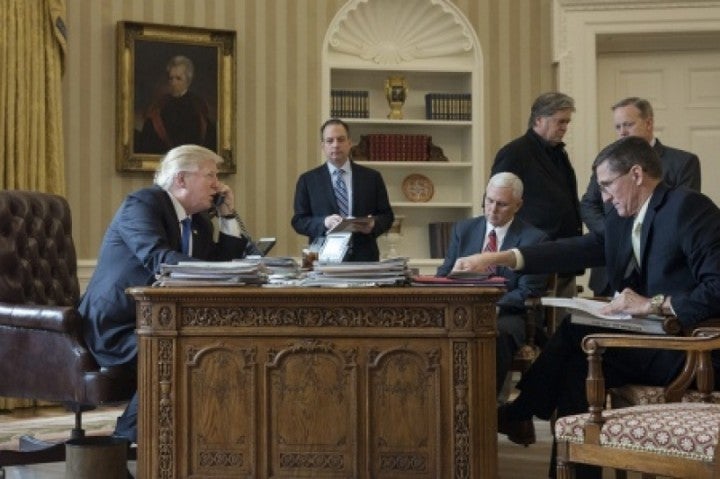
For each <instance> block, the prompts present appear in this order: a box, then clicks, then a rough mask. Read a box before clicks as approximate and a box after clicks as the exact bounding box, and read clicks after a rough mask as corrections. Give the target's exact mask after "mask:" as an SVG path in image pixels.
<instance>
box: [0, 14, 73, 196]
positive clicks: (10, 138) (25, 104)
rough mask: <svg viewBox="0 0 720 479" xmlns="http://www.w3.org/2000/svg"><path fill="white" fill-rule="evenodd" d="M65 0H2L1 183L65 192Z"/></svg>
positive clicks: (0, 41)
mask: <svg viewBox="0 0 720 479" xmlns="http://www.w3.org/2000/svg"><path fill="white" fill-rule="evenodd" d="M64 19H65V0H3V1H2V2H0V188H5V189H29V190H38V191H46V192H51V193H57V194H64V193H65V158H64V143H63V133H62V70H63V59H64V51H65V48H66V46H67V43H66V39H65V23H64Z"/></svg>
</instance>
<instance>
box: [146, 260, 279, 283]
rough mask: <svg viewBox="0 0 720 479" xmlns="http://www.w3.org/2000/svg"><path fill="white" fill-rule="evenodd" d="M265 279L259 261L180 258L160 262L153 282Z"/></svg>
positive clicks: (253, 281) (263, 280)
mask: <svg viewBox="0 0 720 479" xmlns="http://www.w3.org/2000/svg"><path fill="white" fill-rule="evenodd" d="M265 282H267V268H266V267H265V266H264V265H263V264H262V262H260V261H256V260H249V261H181V262H180V263H178V264H162V265H160V274H158V275H157V277H156V281H155V284H154V286H239V285H243V284H262V283H265Z"/></svg>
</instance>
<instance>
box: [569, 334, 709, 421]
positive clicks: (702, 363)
mask: <svg viewBox="0 0 720 479" xmlns="http://www.w3.org/2000/svg"><path fill="white" fill-rule="evenodd" d="M609 347H611V348H642V349H668V350H674V351H685V354H686V359H685V364H684V365H683V369H682V371H681V372H680V374H679V375H678V376H677V377H676V378H675V380H673V382H672V383H671V384H670V385H669V386H667V388H666V390H665V397H666V400H667V401H670V402H672V401H679V400H680V399H681V398H682V396H683V394H684V392H685V391H686V390H687V388H688V387H689V386H690V384H691V383H692V381H693V379H694V380H695V381H696V383H697V387H698V390H699V391H700V393H701V394H702V397H703V400H708V401H709V399H710V392H711V391H712V388H713V385H714V377H713V368H712V360H711V357H710V353H711V351H712V350H713V349H719V348H720V328H717V327H702V328H698V330H696V332H694V333H693V336H690V337H675V336H652V335H632V334H607V333H598V334H590V335H588V336H586V337H585V338H584V339H583V341H582V348H583V351H585V352H586V353H587V354H588V376H587V380H586V383H585V385H586V386H585V387H586V394H587V400H588V404H589V408H588V412H589V413H590V421H589V422H590V423H592V424H595V425H597V426H598V427H599V426H600V425H601V424H602V422H603V419H602V411H603V408H604V406H605V394H606V391H605V377H604V375H603V371H602V354H603V353H604V352H605V349H606V348H609Z"/></svg>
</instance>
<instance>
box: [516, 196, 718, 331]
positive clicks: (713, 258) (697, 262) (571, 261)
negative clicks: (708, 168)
mask: <svg viewBox="0 0 720 479" xmlns="http://www.w3.org/2000/svg"><path fill="white" fill-rule="evenodd" d="M632 224H633V218H632V217H630V218H621V217H619V216H618V214H617V212H616V211H615V209H614V208H613V210H612V211H610V212H609V213H608V214H607V216H606V217H605V231H604V232H590V233H588V234H586V235H584V236H580V237H576V238H567V239H563V240H558V241H556V242H550V243H545V244H544V245H542V246H530V247H525V248H520V251H521V252H522V254H523V257H524V259H525V269H524V271H525V272H528V273H539V272H552V271H557V272H562V271H574V270H577V269H579V268H586V267H590V266H600V265H603V264H605V265H606V266H607V271H608V277H609V280H610V286H611V287H612V288H613V290H614V291H622V289H623V288H624V287H626V286H630V287H633V289H634V290H635V291H636V292H638V293H640V294H642V295H644V296H646V297H650V296H653V295H656V294H665V295H670V296H672V306H673V308H674V309H675V312H676V314H677V316H678V318H679V320H680V322H681V323H682V324H683V326H684V327H685V328H686V329H692V328H693V327H695V326H696V325H697V324H698V323H700V322H701V321H703V320H705V319H707V318H710V317H713V316H718V315H720V210H719V209H718V207H717V206H715V204H714V203H713V202H712V201H711V200H710V199H709V198H708V197H706V196H705V195H703V194H701V193H698V192H695V191H692V190H690V189H688V188H685V187H682V186H681V187H677V188H668V186H667V185H665V184H663V183H660V184H659V185H658V186H657V187H656V189H655V192H654V193H653V195H652V198H651V199H650V203H649V205H648V210H647V213H646V215H645V219H644V221H643V227H642V238H641V242H640V251H641V254H642V258H641V264H640V273H639V275H634V274H632V271H631V268H629V267H628V265H629V264H630V261H631V257H632V245H631V240H630V236H631V229H632Z"/></svg>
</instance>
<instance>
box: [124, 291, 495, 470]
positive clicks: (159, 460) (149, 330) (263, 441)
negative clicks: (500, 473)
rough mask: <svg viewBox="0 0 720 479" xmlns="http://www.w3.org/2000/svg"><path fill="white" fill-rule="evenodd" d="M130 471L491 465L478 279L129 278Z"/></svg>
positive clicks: (489, 346) (488, 377) (486, 315)
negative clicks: (147, 283)
mask: <svg viewBox="0 0 720 479" xmlns="http://www.w3.org/2000/svg"><path fill="white" fill-rule="evenodd" d="M128 292H129V294H131V295H132V296H134V298H135V299H136V300H137V311H138V320H137V321H138V323H137V325H138V336H139V366H138V373H139V380H138V382H139V394H140V413H139V414H140V416H139V436H138V445H139V448H138V469H137V470H138V477H140V478H141V479H171V478H172V479H174V478H210V477H212V478H214V477H218V478H220V477H222V478H288V479H289V478H293V479H298V478H343V479H345V478H384V477H387V478H390V477H392V478H403V477H408V478H413V479H415V478H427V479H437V478H489V479H496V477H497V434H496V430H497V426H496V422H497V418H496V397H495V302H496V301H497V299H498V298H499V296H500V292H499V291H498V290H495V289H483V288H411V287H407V288H402V287H397V288H372V289H300V288H293V289H273V288H257V287H248V288H193V289H189V288H182V289H180V288H149V287H148V288H131V289H129V290H128Z"/></svg>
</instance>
